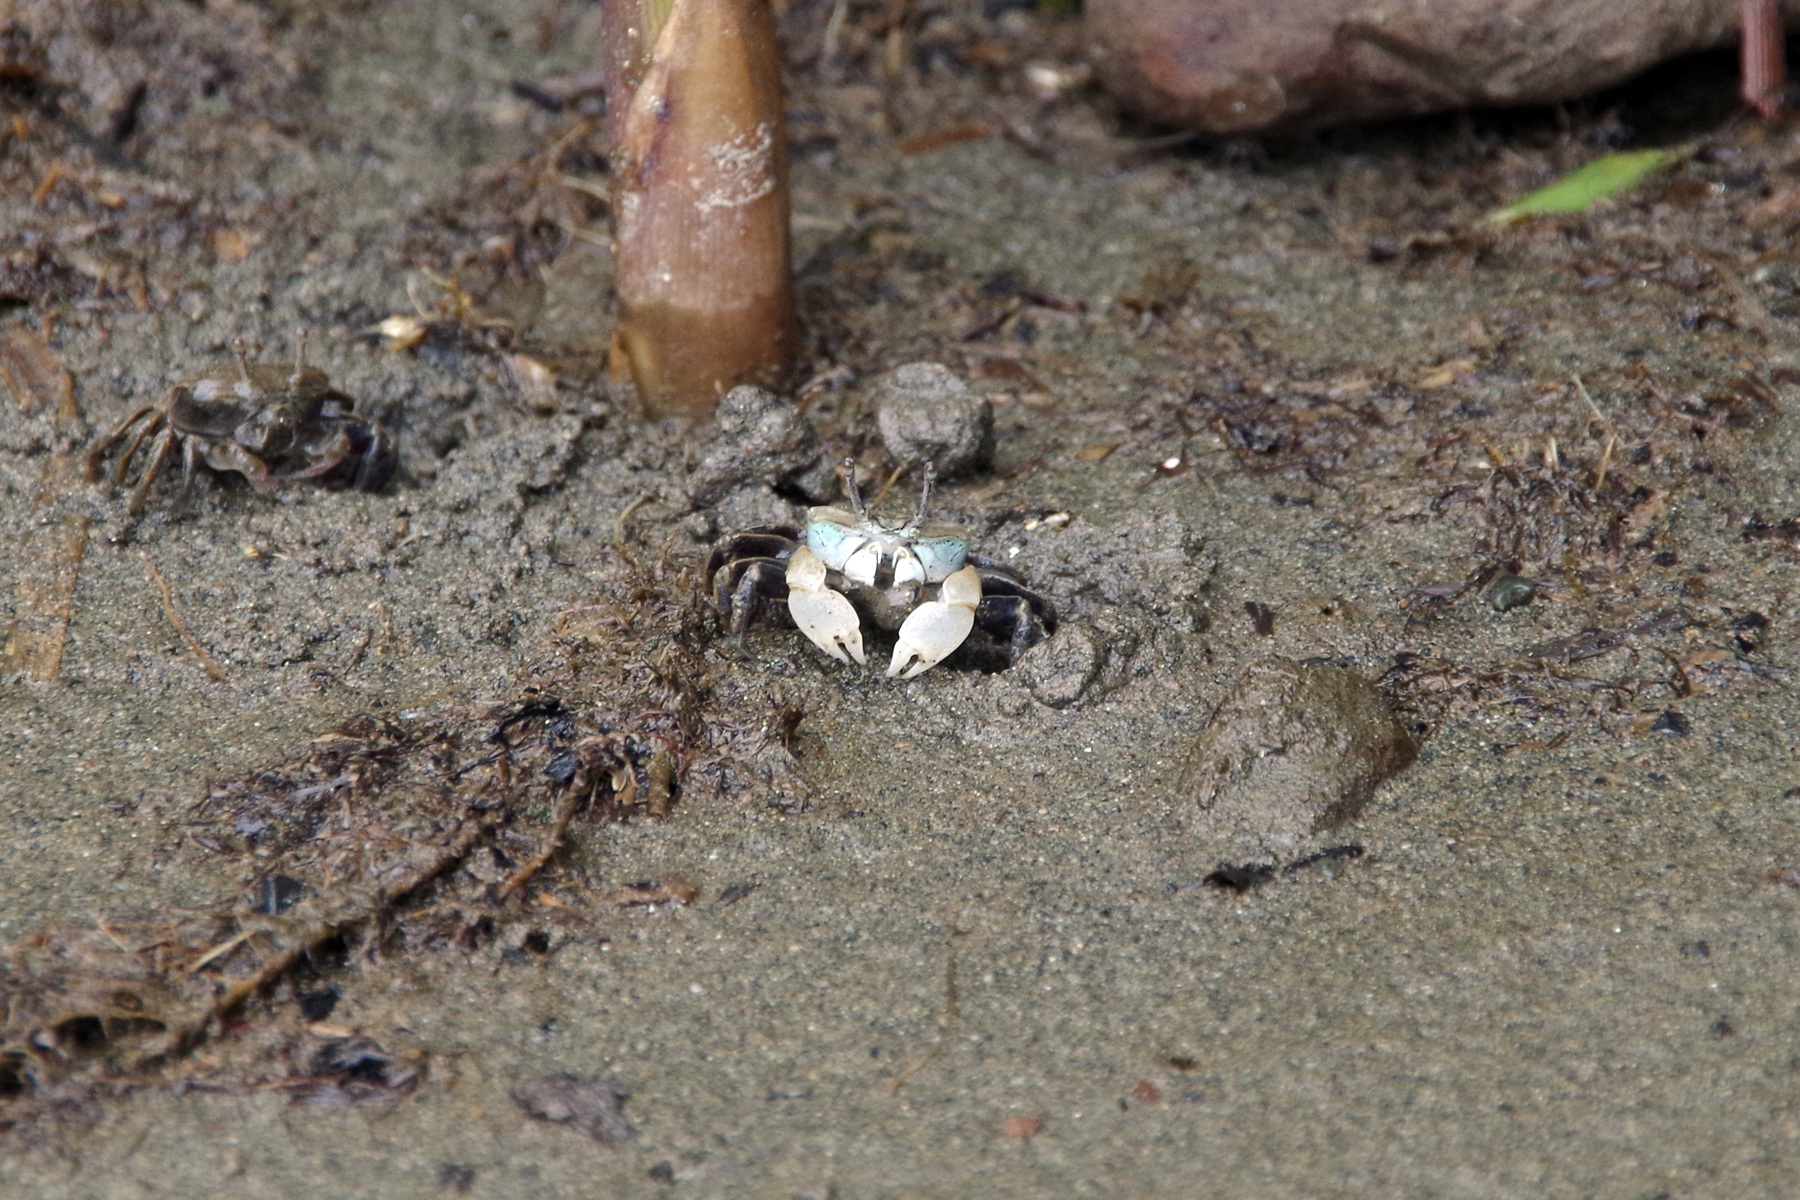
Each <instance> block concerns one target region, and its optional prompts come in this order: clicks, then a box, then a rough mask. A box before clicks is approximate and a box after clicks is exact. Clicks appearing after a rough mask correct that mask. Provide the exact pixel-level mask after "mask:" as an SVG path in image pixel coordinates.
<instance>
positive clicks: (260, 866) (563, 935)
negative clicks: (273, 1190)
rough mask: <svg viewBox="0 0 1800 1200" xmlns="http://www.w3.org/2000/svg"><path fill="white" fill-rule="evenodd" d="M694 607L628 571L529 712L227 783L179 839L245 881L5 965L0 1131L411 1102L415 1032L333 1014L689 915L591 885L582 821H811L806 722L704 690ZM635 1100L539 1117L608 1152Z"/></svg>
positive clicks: (673, 888) (322, 741)
mask: <svg viewBox="0 0 1800 1200" xmlns="http://www.w3.org/2000/svg"><path fill="white" fill-rule="evenodd" d="M696 597H697V593H696V592H694V590H693V589H692V588H691V586H689V583H688V581H687V580H685V579H682V580H679V581H677V582H675V583H673V584H671V585H668V586H666V587H665V586H664V585H663V584H661V583H659V582H658V581H656V580H655V579H654V578H653V577H652V576H651V575H649V574H648V573H647V572H644V571H642V570H639V569H637V568H635V567H632V568H630V569H629V570H627V571H626V572H624V579H623V582H621V583H620V584H619V585H618V590H617V591H615V592H606V593H600V594H596V595H594V596H592V597H589V598H588V599H587V600H586V601H585V602H584V603H583V604H581V605H579V606H577V607H576V608H575V609H572V610H571V611H570V612H569V613H567V614H565V618H564V620H563V622H562V625H561V628H560V629H559V630H558V632H557V634H556V635H555V636H554V638H553V639H552V642H551V644H550V645H549V647H548V648H547V652H546V655H545V657H544V658H543V659H542V661H540V662H539V663H537V664H535V665H534V666H533V667H532V668H531V669H530V671H529V675H530V677H531V678H533V679H535V680H537V681H538V682H536V683H532V684H528V685H526V686H524V687H523V688H521V690H520V693H519V695H517V696H516V697H514V698H512V699H510V700H507V701H505V702H485V703H476V704H466V705H460V706H446V707H444V708H443V709H441V710H439V711H437V712H434V713H432V714H430V715H423V714H408V715H380V716H366V717H362V718H358V719H356V720H353V721H350V722H347V723H346V724H344V725H342V726H340V727H339V728H337V729H335V730H332V731H330V732H328V733H326V734H323V735H321V736H320V737H318V738H316V739H314V740H313V741H312V743H311V744H310V745H308V746H307V747H306V748H305V750H304V752H302V753H300V754H299V755H297V756H295V757H294V758H293V759H291V760H289V761H286V762H281V763H277V764H272V765H270V766H269V767H267V768H264V769H262V770H259V771H256V772H253V773H251V774H249V775H246V776H244V777H242V778H239V779H230V780H222V781H219V782H216V783H214V784H212V785H211V786H210V787H209V788H208V789H207V790H206V792H205V793H204V794H203V795H201V796H199V797H197V798H196V799H195V801H194V803H193V804H192V806H191V809H190V814H189V823H188V827H187V828H186V829H185V830H184V833H185V834H186V835H187V841H188V842H189V843H190V844H192V845H198V846H202V847H209V848H211V852H213V853H220V854H226V855H241V856H242V858H243V860H244V862H245V864H246V866H247V867H251V868H252V869H253V872H254V877H253V879H248V880H246V887H245V889H244V891H243V892H242V893H241V894H240V895H238V896H237V897H236V898H235V899H233V900H232V901H229V902H226V903H223V904H221V905H220V906H218V907H217V908H216V909H213V910H209V911H204V912H195V913H191V914H184V915H181V916H178V917H168V916H158V917H147V918H125V917H110V916H109V917H104V918H98V919H96V922H95V924H94V925H93V926H92V927H91V928H83V929H63V930H51V931H47V932H44V933H40V934H38V935H36V936H34V937H30V938H27V939H25V940H24V941H22V942H19V943H17V944H16V945H14V946H13V947H11V948H10V950H9V952H8V953H7V955H6V957H5V958H4V959H3V960H0V1138H3V1137H5V1136H7V1135H10V1136H12V1137H15V1138H26V1139H28V1140H29V1139H30V1138H31V1137H33V1136H36V1135H37V1134H40V1133H42V1132H43V1131H44V1130H45V1129H46V1128H47V1126H48V1125H49V1124H54V1123H66V1122H68V1121H72V1120H77V1119H79V1120H82V1121H93V1120H98V1119H99V1117H100V1115H101V1114H102V1112H103V1110H104V1106H105V1104H106V1102H108V1101H109V1100H112V1099H115V1098H118V1097H120V1096H123V1095H126V1094H129V1093H130V1092H131V1091H132V1090H134V1089H137V1088H141V1087H145V1086H158V1087H163V1086H175V1087H178V1088H206V1089H220V1090H244V1089H263V1090H268V1089H274V1090H279V1091H282V1092H284V1093H286V1094H287V1095H289V1096H291V1097H292V1098H293V1099H294V1100H295V1101H296V1102H304V1103H308V1104H315V1105H320V1104H323V1105H364V1104H370V1103H377V1102H382V1101H387V1100H392V1099H394V1098H397V1097H400V1096H404V1095H407V1094H409V1093H410V1092H411V1091H413V1090H414V1089H415V1088H416V1087H417V1086H418V1085H419V1084H420V1082H421V1081H422V1080H424V1079H425V1078H426V1075H427V1070H428V1064H427V1062H426V1061H425V1059H424V1057H423V1055H422V1054H421V1053H419V1052H417V1051H415V1050H414V1049H412V1048H410V1047H409V1046H408V1045H406V1044H405V1038H406V1036H407V1035H406V1034H405V1033H404V1031H403V1030H399V1029H398V1028H396V1031H395V1032H394V1033H393V1034H392V1035H382V1034H378V1033H370V1032H365V1031H357V1030H352V1029H349V1028H339V1027H337V1026H333V1025H329V1024H326V1023H327V1022H329V1021H331V1020H332V1019H333V1017H334V1014H336V1013H337V1012H338V1011H339V1010H340V1005H341V1002H342V1000H343V998H344V997H345V996H346V995H349V994H353V993H355V992H357V991H359V990H361V991H369V990H372V989H373V988H375V987H376V986H378V984H377V980H376V979H375V978H372V976H378V975H379V973H380V972H382V971H384V970H387V969H390V967H391V964H392V963H393V962H395V961H396V960H397V959H399V958H400V957H402V956H404V955H407V954H424V953H434V952H445V953H453V954H475V953H483V954H491V955H493V956H494V957H495V958H496V959H497V961H498V962H499V963H511V962H515V961H523V960H529V959H531V958H534V957H535V958H541V957H543V956H545V955H548V954H551V953H553V952H554V949H555V948H556V947H557V946H558V945H560V944H566V943H567V942H568V941H570V940H582V939H591V940H594V941H604V940H605V936H604V934H603V933H602V932H600V931H598V930H597V928H596V926H597V923H598V922H600V921H602V920H606V919H619V918H620V917H621V916H623V915H624V914H626V913H644V914H646V915H647V914H648V913H651V912H656V911H661V910H664V909H667V908H671V907H680V906H684V905H688V904H692V903H693V902H694V901H695V900H696V899H697V898H698V897H699V895H700V889H699V887H697V886H696V885H695V884H693V883H690V882H689V881H687V880H686V879H683V878H681V877H680V876H676V875H669V876H665V877H663V878H661V879H656V880H650V881H644V882H636V881H631V882H625V881H621V882H618V883H615V884H613V885H612V886H611V887H610V888H596V887H593V886H590V884H589V881H588V879H587V878H586V876H585V875H584V873H583V872H582V871H581V870H580V869H579V868H575V867H568V868H565V867H564V866H563V865H562V864H561V862H560V858H559V851H560V850H561V848H562V847H563V846H564V845H566V844H567V842H568V841H569V840H570V839H571V838H573V837H577V836H579V834H578V830H579V829H580V828H581V827H584V826H589V825H591V824H593V823H595V822H600V821H610V820H621V819H626V818H630V817H633V816H637V817H648V818H666V817H668V816H670V815H671V813H672V812H673V810H674V808H675V806H676V805H677V803H678V802H685V801H688V800H691V799H693V798H695V797H699V798H703V799H716V798H728V799H730V800H733V801H738V802H741V801H743V800H744V799H746V798H748V799H749V800H750V801H751V802H761V803H764V804H771V805H775V806H777V807H783V808H799V807H803V806H804V805H805V803H806V794H805V791H804V788H803V786H802V785H801V783H800V781H799V778H798V776H797V774H796V773H795V771H794V764H793V760H792V758H791V757H790V756H789V754H788V751H787V747H786V742H785V739H786V737H787V736H789V735H790V734H791V733H792V731H793V725H794V722H793V721H792V720H784V719H782V717H781V714H780V713H779V712H772V711H771V710H770V707H769V704H770V702H769V700H768V699H767V698H766V697H761V696H758V697H755V698H751V697H749V696H745V695H739V694H737V693H736V692H734V691H731V690H730V688H729V687H728V686H727V685H725V684H723V683H717V682H715V681H714V680H713V677H712V675H711V673H710V672H709V670H708V662H707V659H706V658H705V648H706V647H707V645H708V644H709V642H710V640H711V638H712V633H711V628H712V622H711V620H710V617H708V616H707V615H706V614H705V613H704V612H703V611H702V610H701V609H700V607H699V601H698V600H697V598H696ZM528 884H529V885H532V886H530V887H527V885H528ZM563 885H566V886H563ZM551 886H555V887H556V888H557V890H559V891H562V892H564V893H565V894H571V895H573V894H579V895H581V896H583V897H584V898H585V899H584V900H583V901H582V902H581V903H579V904H577V903H570V902H568V901H565V900H562V899H559V898H557V896H556V895H554V894H553V893H552V892H549V891H546V890H545V889H546V888H547V887H551ZM320 1037H324V1038H326V1040H325V1041H324V1042H323V1043H321V1042H320V1041H319V1038H320ZM395 1038H399V1039H401V1041H400V1042H396V1041H395V1040H394V1039H395ZM202 1046H205V1047H206V1052H205V1053H204V1054H196V1053H195V1051H197V1050H198V1049H199V1048H200V1047H202ZM570 1086H571V1087H574V1086H575V1085H573V1084H571V1085H570ZM582 1086H586V1085H582ZM533 1094H534V1095H535V1094H536V1093H533ZM547 1095H548V1093H546V1096H547ZM608 1095H611V1093H608ZM584 1097H585V1098H584ZM621 1098H622V1096H614V1098H613V1099H612V1100H605V1099H604V1098H603V1097H602V1096H601V1093H600V1092H593V1093H592V1094H591V1095H589V1094H588V1093H583V1092H580V1091H579V1089H577V1090H576V1091H574V1092H570V1093H569V1094H567V1095H564V1096H563V1097H562V1099H561V1100H560V1101H557V1102H558V1103H562V1104H563V1105H564V1107H565V1108H566V1109H567V1111H568V1112H569V1113H570V1114H572V1115H569V1116H565V1117H556V1118H547V1119H559V1120H571V1121H574V1122H575V1123H576V1124H578V1125H580V1126H581V1127H582V1128H584V1129H585V1130H587V1131H588V1132H589V1133H590V1134H592V1135H593V1136H595V1137H597V1138H600V1139H601V1140H618V1138H620V1137H624V1136H629V1126H628V1125H625V1124H624V1123H623V1121H622V1118H619V1117H618V1115H617V1102H618V1100H619V1099H621ZM534 1103H535V1101H534ZM608 1104H610V1105H611V1106H612V1107H611V1108H610V1109H608V1108H607V1105H608ZM551 1105H552V1101H551V1100H550V1099H541V1106H542V1107H543V1108H544V1111H545V1112H546V1113H547V1112H548V1110H549V1107H551ZM608 1113H610V1114H611V1115H610V1116H609V1115H607V1114H608ZM621 1130H624V1131H625V1132H621Z"/></svg>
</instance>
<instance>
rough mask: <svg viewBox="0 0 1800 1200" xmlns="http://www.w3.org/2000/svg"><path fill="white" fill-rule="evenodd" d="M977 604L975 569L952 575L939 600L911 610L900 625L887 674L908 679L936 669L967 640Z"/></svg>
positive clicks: (978, 580) (978, 592)
mask: <svg viewBox="0 0 1800 1200" xmlns="http://www.w3.org/2000/svg"><path fill="white" fill-rule="evenodd" d="M980 603H981V573H980V572H978V571H977V570H976V569H975V568H974V567H964V568H963V569H962V570H960V571H956V572H953V573H952V574H951V575H950V577H949V578H948V579H946V580H944V582H943V585H942V586H941V588H940V589H939V591H938V598H937V599H936V600H931V601H928V602H926V603H924V604H921V605H919V607H917V608H915V609H913V611H912V614H911V615H910V616H908V617H907V618H906V620H905V622H904V623H902V624H901V626H900V640H899V641H898V642H896V643H895V645H894V660H893V662H891V663H889V664H888V672H887V673H888V675H889V676H894V675H899V676H900V677H901V678H902V679H911V678H913V676H915V675H918V674H920V673H922V672H924V671H928V670H930V669H931V668H932V667H935V666H937V665H938V663H940V662H942V661H943V660H944V659H945V658H946V657H947V656H948V655H949V654H950V652H951V651H953V650H955V649H956V648H957V647H958V646H960V645H962V644H963V642H964V640H965V639H967V638H968V636H969V630H971V629H973V628H974V627H975V607H976V605H978V604H980ZM909 663H910V664H912V665H911V666H910V667H908V666H907V664H909Z"/></svg>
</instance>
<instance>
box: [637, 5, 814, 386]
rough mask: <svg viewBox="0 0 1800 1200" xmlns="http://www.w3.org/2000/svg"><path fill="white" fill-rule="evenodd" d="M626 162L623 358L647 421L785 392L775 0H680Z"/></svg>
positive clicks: (656, 52) (786, 289)
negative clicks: (748, 394)
mask: <svg viewBox="0 0 1800 1200" xmlns="http://www.w3.org/2000/svg"><path fill="white" fill-rule="evenodd" d="M646 7H648V5H646ZM609 53H610V52H609ZM614 157H615V159H616V174H615V178H616V179H617V181H618V182H617V190H616V192H615V200H614V206H613V220H614V235H615V238H616V240H617V245H618V299H619V319H618V327H617V330H616V332H615V335H614V340H613V347H614V351H615V353H617V354H618V355H619V356H621V357H622V358H623V360H624V362H625V364H626V365H627V366H628V367H629V369H630V372H631V377H632V380H633V382H634V383H635V384H636V385H637V390H638V396H639V398H640V400H641V402H642V404H643V406H644V411H645V414H646V415H647V416H650V417H652V418H656V417H670V416H679V417H690V418H704V417H706V416H709V415H710V414H711V413H712V410H713V406H714V404H715V403H716V402H717V400H718V397H720V396H721V395H723V394H724V393H725V392H726V391H728V390H730V389H731V388H733V387H735V386H737V385H739V384H745V383H754V384H763V385H778V384H780V383H781V382H782V380H783V379H784V377H785V376H786V375H787V374H788V372H789V370H790V369H791V367H792V364H793V357H794V343H795V329H794V297H793V283H792V278H791V274H790V269H789V257H790V251H789V245H788V181H787V135H786V128H785V121H784V118H783V112H782V98H781V71H780V64H779V60H778V57H777V48H776V41H775V18H774V15H773V13H772V12H771V11H770V8H769V3H768V0H674V4H673V6H672V8H671V9H670V11H669V13H668V17H667V20H666V21H665V22H664V23H663V25H662V28H661V31H660V32H659V33H657V34H656V36H655V40H654V44H653V46H652V49H651V51H650V53H649V57H648V61H647V62H646V63H645V64H644V66H643V78H642V81H641V82H640V83H639V84H638V85H637V88H636V91H635V92H634V93H633V94H632V97H631V103H630V106H629V108H628V109H627V111H626V113H625V119H624V124H623V129H622V131H621V134H620V141H619V144H618V146H617V149H616V153H615V156H614Z"/></svg>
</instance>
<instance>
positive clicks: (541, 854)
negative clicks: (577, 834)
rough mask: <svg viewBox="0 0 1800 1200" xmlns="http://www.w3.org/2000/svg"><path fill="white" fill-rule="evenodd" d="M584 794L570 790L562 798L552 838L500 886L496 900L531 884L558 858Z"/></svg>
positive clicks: (552, 828) (551, 827)
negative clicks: (565, 834)
mask: <svg viewBox="0 0 1800 1200" xmlns="http://www.w3.org/2000/svg"><path fill="white" fill-rule="evenodd" d="M583 794H584V793H583V792H582V791H581V789H580V788H570V789H569V790H568V792H567V794H565V795H564V796H563V798H562V803H561V804H559V805H557V806H556V820H555V822H554V823H552V824H551V826H550V836H549V837H547V838H545V839H544V847H543V849H541V850H539V851H538V852H537V853H536V854H534V855H532V856H531V858H530V859H529V860H527V861H526V863H525V865H524V866H522V867H520V868H519V869H518V870H517V871H514V872H513V873H512V876H511V877H510V878H508V879H507V881H506V882H505V883H503V884H501V885H500V890H499V891H498V892H495V893H494V898H495V899H497V900H504V899H506V898H507V897H508V896H510V895H512V894H513V893H514V892H516V891H518V890H519V889H520V888H522V887H524V886H525V885H526V884H527V883H530V882H531V877H532V876H533V875H536V874H537V873H538V872H539V871H541V870H543V869H544V866H545V865H546V864H547V863H549V861H550V860H551V859H552V858H554V857H555V856H556V852H557V851H558V850H560V849H562V844H563V842H562V840H563V834H564V833H566V832H567V831H568V828H569V821H570V820H571V819H572V818H573V817H574V816H575V810H576V809H577V808H579V807H581V800H582V796H583Z"/></svg>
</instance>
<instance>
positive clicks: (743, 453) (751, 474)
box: [688, 387, 832, 505]
mask: <svg viewBox="0 0 1800 1200" xmlns="http://www.w3.org/2000/svg"><path fill="white" fill-rule="evenodd" d="M819 449H820V448H819V435H818V434H817V433H816V432H815V431H814V430H813V427H812V422H810V421H808V420H807V419H806V414H805V413H802V412H801V411H800V410H799V409H798V408H796V407H795V406H794V404H793V403H792V402H791V401H788V400H785V399H783V398H782V397H780V396H777V395H776V394H775V393H774V392H771V391H769V390H767V389H766V388H759V387H736V388H732V389H731V390H730V391H729V392H727V393H725V398H724V399H723V400H720V401H719V407H718V408H717V409H716V410H714V413H713V422H712V428H711V431H710V433H709V434H708V435H707V438H706V443H705V445H704V447H703V448H702V450H701V455H700V464H699V466H697V467H695V468H694V471H693V474H692V475H690V476H689V477H688V495H689V496H690V497H691V498H692V500H693V502H694V503H695V504H697V505H707V504H714V503H716V502H718V501H719V500H720V499H722V498H724V497H725V496H727V495H729V494H730V493H732V492H734V491H736V490H738V489H739V488H742V487H745V486H747V485H748V486H760V487H764V488H772V489H775V490H776V491H790V492H798V493H800V494H802V495H804V496H807V497H809V498H817V497H819V496H821V495H823V494H824V493H825V492H826V491H827V489H828V486H829V484H830V482H831V479H832V474H831V467H830V465H829V464H827V463H825V462H823V461H822V460H821V459H820V456H819Z"/></svg>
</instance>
